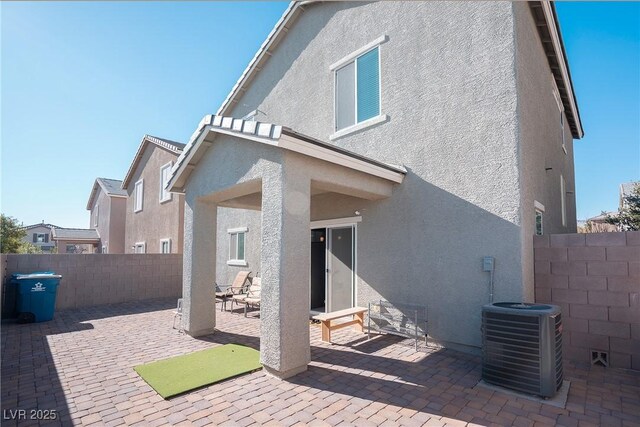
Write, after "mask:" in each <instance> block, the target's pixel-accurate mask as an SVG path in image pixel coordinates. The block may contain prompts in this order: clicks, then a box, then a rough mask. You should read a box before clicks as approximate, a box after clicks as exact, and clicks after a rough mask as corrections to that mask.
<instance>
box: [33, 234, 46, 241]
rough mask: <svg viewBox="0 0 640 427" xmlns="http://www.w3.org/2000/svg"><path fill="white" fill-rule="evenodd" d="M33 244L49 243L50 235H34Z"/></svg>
mask: <svg viewBox="0 0 640 427" xmlns="http://www.w3.org/2000/svg"><path fill="white" fill-rule="evenodd" d="M33 243H49V234H48V233H33Z"/></svg>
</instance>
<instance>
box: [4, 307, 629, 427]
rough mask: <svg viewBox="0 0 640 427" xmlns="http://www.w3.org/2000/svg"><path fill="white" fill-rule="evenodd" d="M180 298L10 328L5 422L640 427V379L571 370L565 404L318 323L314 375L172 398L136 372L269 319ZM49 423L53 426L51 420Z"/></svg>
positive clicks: (457, 358)
mask: <svg viewBox="0 0 640 427" xmlns="http://www.w3.org/2000/svg"><path fill="white" fill-rule="evenodd" d="M174 305H175V301H173V300H171V301H167V300H155V301H147V302H142V303H125V304H119V305H111V306H99V307H93V308H88V309H77V310H66V311H60V312H58V313H56V317H55V319H54V320H53V321H51V322H47V323H41V324H31V325H16V324H3V325H2V409H3V425H16V424H19V425H37V423H38V422H37V421H33V420H21V421H19V422H16V421H10V420H7V419H6V418H7V417H8V416H9V410H16V409H26V410H27V416H28V415H29V411H28V410H29V409H36V408H37V409H39V410H51V409H53V410H56V411H57V413H58V414H59V417H58V419H57V420H56V421H49V422H41V424H42V425H70V424H71V423H73V424H75V425H107V426H115V425H134V424H135V425H151V426H154V425H197V426H201V425H209V424H212V425H219V424H222V425H239V426H246V425H251V424H256V425H259V424H271V425H294V424H305V425H306V424H311V425H318V426H320V425H338V424H342V425H357V426H359V427H360V426H367V425H372V426H373V425H383V424H384V425H423V424H425V423H426V424H427V425H434V426H435V425H440V426H441V425H460V426H463V425H467V423H469V425H474V424H476V425H517V426H532V425H536V426H537V425H566V426H591V425H593V426H596V425H606V426H637V425H639V424H640V372H633V371H622V370H614V369H608V370H605V369H603V368H598V367H593V368H588V367H577V366H573V365H566V364H565V378H568V379H570V380H571V389H570V392H569V398H568V402H567V407H566V409H559V408H555V407H553V406H549V405H543V404H540V403H537V402H534V401H531V400H528V399H524V398H517V397H513V396H510V395H508V394H504V393H500V392H492V391H489V390H487V389H483V388H479V387H475V386H476V384H477V382H478V380H479V378H480V359H479V358H478V357H475V356H470V355H466V354H462V353H458V352H455V351H451V350H436V349H432V350H429V351H426V350H425V351H423V352H418V353H416V352H415V351H414V348H413V346H412V343H408V342H406V341H403V340H401V339H399V338H396V337H391V336H381V337H376V338H374V339H372V340H371V341H366V339H365V338H366V337H365V336H363V335H359V334H356V333H355V332H354V331H353V330H351V329H343V330H341V331H339V332H337V333H335V335H334V337H333V340H334V344H333V345H328V344H325V343H323V342H321V341H320V330H319V328H318V327H317V326H315V325H312V326H310V328H311V331H310V334H311V359H312V360H311V363H310V365H309V369H308V371H306V372H304V373H302V374H299V375H297V376H295V377H292V378H290V379H289V380H284V381H282V380H278V379H276V378H273V377H270V376H268V375H267V374H266V373H265V372H264V371H259V372H255V373H252V374H249V375H245V376H243V377H239V378H235V379H231V380H229V381H226V382H223V383H219V384H215V385H212V386H209V387H206V388H203V389H200V390H196V391H194V392H191V393H188V394H185V395H182V396H179V397H177V398H174V399H171V400H168V401H165V400H163V399H162V398H161V397H159V396H158V395H157V394H156V393H155V392H154V391H153V390H152V389H151V388H150V387H149V386H148V385H147V384H146V383H145V382H144V381H143V380H142V379H141V378H140V377H138V375H137V374H136V373H135V372H134V371H133V369H132V367H133V366H134V365H137V364H141V363H145V362H149V361H152V360H158V359H162V358H166V357H171V356H176V355H180V354H185V353H188V352H191V351H196V350H202V349H205V348H210V347H211V346H215V345H219V344H225V343H239V344H244V345H249V346H251V347H254V348H258V347H259V338H258V337H259V333H260V320H259V318H258V312H257V311H254V312H251V313H250V315H249V318H244V317H243V316H242V315H241V314H239V313H240V311H239V310H238V311H237V312H236V313H235V314H230V313H220V312H219V311H218V313H216V315H217V317H218V321H217V326H218V328H219V332H217V333H216V334H214V335H208V336H204V337H199V338H192V337H190V336H189V335H186V334H180V333H178V331H176V330H173V329H172V328H171V322H172V319H173V314H172V311H173V309H174ZM47 423H48V424H47Z"/></svg>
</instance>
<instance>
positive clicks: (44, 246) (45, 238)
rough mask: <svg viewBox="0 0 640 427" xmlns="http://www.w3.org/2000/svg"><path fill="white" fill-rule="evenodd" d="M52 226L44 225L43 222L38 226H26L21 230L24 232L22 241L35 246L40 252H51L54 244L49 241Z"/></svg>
mask: <svg viewBox="0 0 640 427" xmlns="http://www.w3.org/2000/svg"><path fill="white" fill-rule="evenodd" d="M53 227H57V226H56V225H53V224H45V222H44V220H43V221H42V222H41V223H38V224H32V225H27V226H25V227H23V228H22V229H23V230H24V231H25V232H26V234H25V236H24V238H23V239H22V240H23V241H24V242H25V243H31V244H32V245H35V246H37V247H38V248H39V249H40V250H41V251H42V252H51V251H52V250H53V248H54V247H55V243H54V242H53V240H51V228H53Z"/></svg>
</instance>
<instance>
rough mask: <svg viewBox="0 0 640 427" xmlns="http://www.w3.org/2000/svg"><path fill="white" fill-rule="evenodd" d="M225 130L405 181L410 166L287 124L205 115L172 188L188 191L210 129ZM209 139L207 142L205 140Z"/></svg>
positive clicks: (179, 163)
mask: <svg viewBox="0 0 640 427" xmlns="http://www.w3.org/2000/svg"><path fill="white" fill-rule="evenodd" d="M210 132H213V133H214V135H215V134H218V133H221V134H226V135H231V136H235V137H238V138H242V139H247V140H251V141H255V142H261V143H263V144H267V145H272V146H276V147H280V148H282V149H286V150H291V151H295V152H298V153H301V154H304V155H306V156H309V157H314V158H317V159H321V160H324V161H327V162H330V163H335V164H338V165H342V166H346V167H349V168H351V169H355V170H359V171H361V172H365V173H368V174H371V175H374V176H378V177H380V178H384V179H387V180H390V181H393V182H396V183H401V182H402V181H403V179H404V175H405V174H406V173H407V171H406V169H405V168H403V167H401V166H394V165H390V164H388V163H384V162H381V161H378V160H375V159H372V158H369V157H366V156H363V155H360V154H357V153H354V152H352V151H349V150H345V149H344V148H340V147H338V146H335V145H333V144H328V143H326V142H322V141H319V140H317V139H314V138H312V137H309V136H306V135H303V134H301V133H298V132H295V131H293V130H291V129H289V128H287V127H284V126H279V125H274V124H271V123H262V122H256V121H250V120H243V119H235V118H233V117H222V116H217V115H207V116H205V117H204V118H203V119H202V121H200V124H199V125H198V128H197V129H196V131H195V132H194V133H193V135H192V136H191V139H190V140H189V143H188V144H187V146H186V148H185V150H184V151H183V152H182V154H181V155H180V157H179V158H178V161H177V162H176V164H175V165H174V166H173V169H172V170H171V179H170V180H169V184H168V186H167V187H168V189H169V190H170V191H173V192H184V186H185V184H186V182H187V180H188V178H189V175H190V174H191V172H192V171H193V169H194V167H195V166H196V165H197V164H198V162H199V161H200V158H202V156H203V155H204V152H205V151H206V149H207V148H208V147H209V145H210V143H211V141H212V139H211V138H210V139H208V140H207V137H208V136H209V133H210ZM205 140H206V143H205Z"/></svg>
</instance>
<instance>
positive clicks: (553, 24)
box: [530, 0, 584, 139]
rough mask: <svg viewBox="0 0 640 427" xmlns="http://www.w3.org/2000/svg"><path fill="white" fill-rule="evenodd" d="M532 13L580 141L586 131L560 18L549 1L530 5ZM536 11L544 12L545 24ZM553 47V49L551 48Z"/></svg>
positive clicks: (575, 135) (574, 131)
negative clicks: (545, 34) (546, 35)
mask: <svg viewBox="0 0 640 427" xmlns="http://www.w3.org/2000/svg"><path fill="white" fill-rule="evenodd" d="M530 7H531V11H532V14H533V17H534V21H535V22H536V25H537V27H538V32H539V34H538V35H539V36H540V40H541V42H542V46H543V48H544V50H545V54H546V56H547V59H548V61H549V67H550V68H551V73H552V74H553V76H554V78H555V80H556V83H557V84H558V88H559V89H560V91H561V93H560V96H561V98H562V102H563V104H564V108H565V111H566V112H567V118H568V121H569V124H570V126H571V125H573V126H571V128H572V129H571V130H572V135H573V137H574V138H576V139H580V138H582V137H583V136H584V129H583V128H582V121H581V119H580V111H579V109H578V102H577V100H576V96H575V91H574V88H573V81H572V79H571V72H570V69H569V63H568V62H567V56H566V51H565V47H564V42H563V41H562V35H561V33H560V24H559V22H558V16H557V14H556V9H555V6H554V5H553V3H552V2H549V1H545V0H542V1H538V2H531V3H530ZM534 9H535V10H540V11H541V12H542V18H543V22H541V21H539V16H537V15H536V13H533V11H534ZM543 29H546V30H547V31H548V33H549V39H546V38H545V37H544V34H543V32H542V31H543ZM549 44H550V45H551V49H550V48H549ZM552 60H554V61H555V62H557V64H558V65H557V67H554V66H553V64H552Z"/></svg>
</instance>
